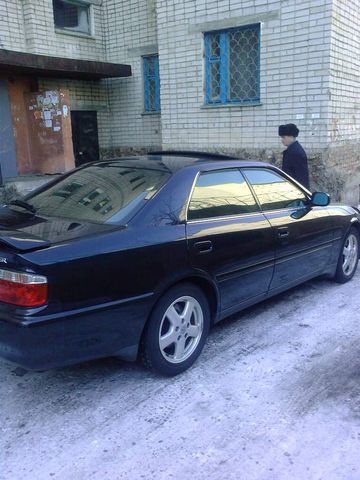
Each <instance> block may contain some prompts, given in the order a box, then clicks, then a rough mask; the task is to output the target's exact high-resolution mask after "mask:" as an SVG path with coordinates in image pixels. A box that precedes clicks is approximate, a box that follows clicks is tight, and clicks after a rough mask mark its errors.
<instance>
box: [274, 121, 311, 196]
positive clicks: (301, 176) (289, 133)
mask: <svg viewBox="0 0 360 480" xmlns="http://www.w3.org/2000/svg"><path fill="white" fill-rule="evenodd" d="M298 135H299V129H298V128H297V126H296V125H294V124H293V123H288V124H286V125H280V127H279V136H280V137H281V142H282V144H283V145H284V147H287V149H286V150H284V152H283V163H282V170H283V171H284V172H285V173H287V174H288V175H290V176H291V177H293V178H294V179H295V180H297V181H298V182H299V183H301V185H303V186H304V187H306V188H307V189H308V190H309V189H310V183H309V169H308V161H307V156H306V153H305V150H304V149H303V148H302V146H301V145H300V143H299V142H298V141H297V140H296V138H297V136H298Z"/></svg>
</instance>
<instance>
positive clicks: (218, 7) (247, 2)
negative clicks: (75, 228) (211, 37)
mask: <svg viewBox="0 0 360 480" xmlns="http://www.w3.org/2000/svg"><path fill="white" fill-rule="evenodd" d="M331 8H332V1H331V0H304V1H302V2H294V1H292V0H283V1H279V0H237V1H236V0H217V1H203V0H197V1H188V2H184V1H182V2H177V1H175V0H170V1H169V0H157V24H158V42H159V58H160V77H161V105H162V107H161V108H162V115H161V118H162V138H163V146H164V148H189V149H204V150H207V149H209V150H216V151H223V152H234V153H238V154H239V155H242V156H245V157H246V156H256V157H257V158H263V159H270V160H273V161H276V160H279V157H280V152H281V150H282V148H281V145H280V142H279V138H278V131H277V128H278V125H279V124H281V123H289V122H294V123H296V124H297V125H298V126H299V128H300V132H301V133H300V137H299V140H300V141H301V143H302V144H303V145H304V146H305V148H306V149H307V150H308V153H309V155H310V156H314V158H315V157H316V155H317V154H318V152H319V151H321V150H322V149H324V148H326V146H327V142H328V135H327V129H328V123H329V111H328V91H329V52H330V31H331ZM257 22H261V55H260V64H261V67H260V68H261V74H260V90H261V92H260V93H261V105H259V106H246V107H245V106H222V107H214V108H204V105H203V104H204V65H203V63H204V60H203V32H206V31H211V30H218V29H222V28H227V27H235V26H239V25H244V24H252V23H257Z"/></svg>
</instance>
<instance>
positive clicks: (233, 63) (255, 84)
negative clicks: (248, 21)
mask: <svg viewBox="0 0 360 480" xmlns="http://www.w3.org/2000/svg"><path fill="white" fill-rule="evenodd" d="M259 100H260V25H259V24H256V25H248V26H245V27H239V28H236V29H230V30H221V31H218V32H207V33H205V102H206V103H207V104H217V103H220V104H227V103H252V102H258V101H259Z"/></svg>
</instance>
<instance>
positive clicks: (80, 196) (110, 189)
mask: <svg viewBox="0 0 360 480" xmlns="http://www.w3.org/2000/svg"><path fill="white" fill-rule="evenodd" d="M169 176H170V174H169V173H167V172H164V171H160V170H153V169H145V168H132V167H125V166H122V165H119V164H116V163H113V162H103V163H102V164H101V165H99V164H98V165H91V166H89V167H86V168H82V169H80V170H75V171H74V173H72V174H70V175H68V176H66V177H64V178H63V179H62V180H60V181H59V182H57V183H56V184H55V185H50V186H49V187H48V188H46V189H45V190H44V191H42V192H39V193H34V194H32V195H29V196H28V197H27V200H28V201H29V203H31V204H32V205H33V206H34V207H35V208H36V211H37V214H38V215H40V216H41V215H44V216H53V217H62V218H69V219H73V220H80V221H81V220H84V221H89V222H97V223H119V222H122V221H123V220H124V219H125V218H129V217H130V216H132V215H133V214H134V213H135V212H136V211H137V210H138V209H139V208H140V207H141V206H142V205H144V203H145V202H146V201H147V200H148V199H149V198H151V196H152V195H154V193H155V192H156V191H157V190H158V189H159V187H160V186H161V185H163V183H164V182H165V181H166V180H167V179H168V178H169ZM11 208H13V207H11ZM14 208H15V207H14Z"/></svg>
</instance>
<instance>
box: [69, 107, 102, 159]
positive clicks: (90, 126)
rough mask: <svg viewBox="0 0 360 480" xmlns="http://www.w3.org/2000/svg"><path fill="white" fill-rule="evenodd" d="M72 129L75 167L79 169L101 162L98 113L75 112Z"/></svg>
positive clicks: (88, 111)
mask: <svg viewBox="0 0 360 480" xmlns="http://www.w3.org/2000/svg"><path fill="white" fill-rule="evenodd" d="M71 128H72V138H73V147H74V156H75V165H76V166H77V167H78V166H80V165H83V164H84V163H88V162H95V161H97V160H99V138H98V126H97V112H95V111H90V110H86V111H80V110H75V111H74V110H73V111H72V112H71Z"/></svg>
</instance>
